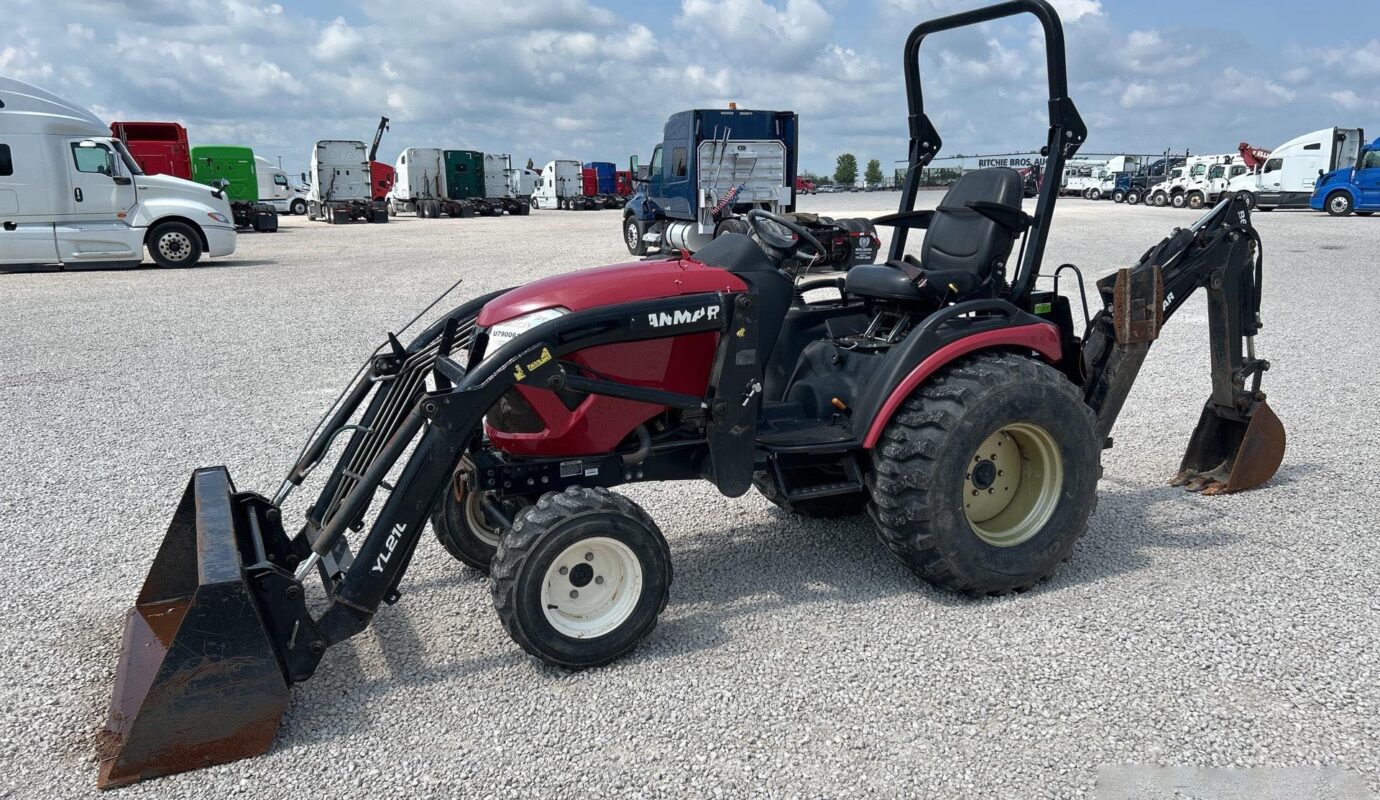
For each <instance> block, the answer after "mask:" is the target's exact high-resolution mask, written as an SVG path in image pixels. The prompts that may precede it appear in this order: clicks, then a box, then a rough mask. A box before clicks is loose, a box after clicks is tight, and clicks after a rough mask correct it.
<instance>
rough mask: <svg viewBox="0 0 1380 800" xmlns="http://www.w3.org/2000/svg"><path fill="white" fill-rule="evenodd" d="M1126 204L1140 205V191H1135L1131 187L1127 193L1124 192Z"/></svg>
mask: <svg viewBox="0 0 1380 800" xmlns="http://www.w3.org/2000/svg"><path fill="white" fill-rule="evenodd" d="M1126 205H1128V206H1135V205H1140V192H1138V191H1136V190H1135V189H1132V190H1131V191H1129V192H1127V193H1126Z"/></svg>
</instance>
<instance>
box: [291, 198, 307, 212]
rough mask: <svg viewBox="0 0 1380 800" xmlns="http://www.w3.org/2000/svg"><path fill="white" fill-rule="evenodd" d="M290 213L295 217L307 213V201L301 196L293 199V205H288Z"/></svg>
mask: <svg viewBox="0 0 1380 800" xmlns="http://www.w3.org/2000/svg"><path fill="white" fill-rule="evenodd" d="M288 213H289V214H292V215H293V216H295V217H300V216H302V215H303V214H305V213H307V201H306V200H302V199H301V198H298V199H296V200H293V201H292V205H291V206H289V207H288Z"/></svg>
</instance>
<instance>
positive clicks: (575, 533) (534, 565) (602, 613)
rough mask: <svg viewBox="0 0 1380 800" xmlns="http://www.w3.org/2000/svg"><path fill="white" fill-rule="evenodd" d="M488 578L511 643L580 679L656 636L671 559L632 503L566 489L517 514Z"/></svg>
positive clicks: (608, 494) (656, 532)
mask: <svg viewBox="0 0 1380 800" xmlns="http://www.w3.org/2000/svg"><path fill="white" fill-rule="evenodd" d="M490 576H491V578H492V580H493V583H492V586H491V590H492V593H493V601H494V608H495V609H496V610H497V611H498V618H499V620H500V621H502V623H503V627H504V628H505V629H506V630H507V631H508V635H509V636H511V637H512V638H513V641H514V642H517V643H518V645H519V646H520V647H522V649H523V650H526V651H527V652H528V653H531V654H532V655H534V656H536V657H537V658H540V659H541V660H542V661H545V662H546V663H548V664H553V665H555V666H558V667H564V668H566V669H583V668H585V667H596V666H599V665H600V664H607V663H608V662H610V661H612V660H614V659H615V658H618V657H619V656H621V655H623V654H624V653H627V652H628V651H630V650H632V649H633V648H634V647H635V646H637V643H638V642H639V641H641V640H642V639H643V638H644V637H645V636H646V635H647V634H649V633H651V632H652V629H653V628H654V627H656V621H657V616H658V615H660V614H661V611H662V609H664V608H666V601H667V599H668V597H669V596H670V587H671V551H670V548H669V547H667V545H666V539H665V538H664V537H663V536H662V535H661V531H660V530H659V529H658V528H657V526H656V523H655V522H652V518H651V517H649V516H647V512H646V511H643V510H642V509H641V508H640V507H638V505H637V504H636V503H634V502H632V501H631V500H629V499H627V498H626V497H623V496H621V495H617V494H614V493H613V492H610V491H608V490H607V489H585V488H582V487H578V486H572V487H570V488H569V489H566V490H565V491H564V492H559V493H557V492H551V493H548V494H546V495H543V496H542V498H541V499H540V500H538V501H537V503H536V505H533V506H529V507H527V509H525V510H524V511H523V512H522V513H521V514H518V517H517V519H516V520H514V521H513V527H512V528H510V529H508V530H507V531H506V532H504V534H503V537H502V539H501V540H500V541H499V544H498V551H497V553H496V554H495V556H494V560H493V564H492V566H491V567H490Z"/></svg>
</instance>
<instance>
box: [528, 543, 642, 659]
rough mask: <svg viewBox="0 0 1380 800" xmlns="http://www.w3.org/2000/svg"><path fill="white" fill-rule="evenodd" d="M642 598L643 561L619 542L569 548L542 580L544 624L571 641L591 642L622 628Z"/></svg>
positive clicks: (587, 544)
mask: <svg viewBox="0 0 1380 800" xmlns="http://www.w3.org/2000/svg"><path fill="white" fill-rule="evenodd" d="M641 596H642V563H641V562H640V561H638V560H637V556H636V555H634V554H633V551H632V549H631V548H629V547H628V546H627V545H626V544H623V543H622V542H620V541H618V540H617V539H610V538H608V537H606V536H595V537H591V538H589V539H584V540H581V541H579V542H576V543H575V544H573V545H571V546H570V547H567V548H566V549H565V550H562V551H561V554H560V555H558V556H556V560H555V561H552V562H551V566H549V567H547V569H546V575H545V576H544V577H543V578H542V585H541V608H542V613H543V614H544V615H545V616H546V621H547V622H548V623H550V625H551V627H553V628H555V629H556V631H557V632H558V633H560V634H562V635H565V636H569V637H570V638H572V639H593V638H596V637H599V636H603V635H605V634H607V633H609V632H611V631H613V630H615V629H616V628H618V626H619V625H622V624H623V623H624V622H626V621H627V620H628V617H630V616H632V612H633V609H634V608H636V607H637V601H638V599H639V598H641Z"/></svg>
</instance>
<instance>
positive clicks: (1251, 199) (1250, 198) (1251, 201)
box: [1239, 192, 1255, 211]
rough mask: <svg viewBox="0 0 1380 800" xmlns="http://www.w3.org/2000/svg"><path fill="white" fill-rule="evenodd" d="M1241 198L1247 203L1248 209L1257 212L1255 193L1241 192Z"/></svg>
mask: <svg viewBox="0 0 1380 800" xmlns="http://www.w3.org/2000/svg"><path fill="white" fill-rule="evenodd" d="M1239 196H1240V197H1241V199H1242V200H1243V201H1245V203H1246V208H1248V209H1250V210H1252V211H1254V210H1255V192H1240V193H1239Z"/></svg>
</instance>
